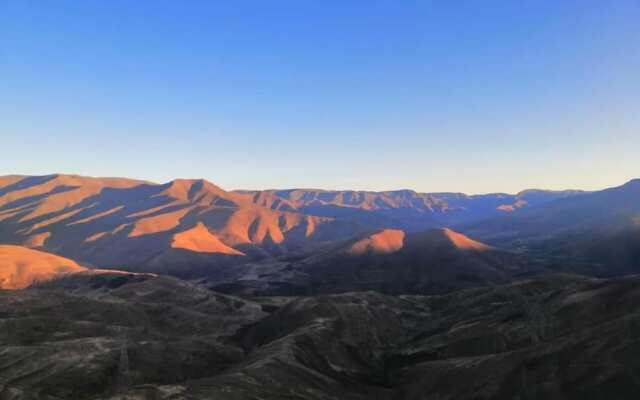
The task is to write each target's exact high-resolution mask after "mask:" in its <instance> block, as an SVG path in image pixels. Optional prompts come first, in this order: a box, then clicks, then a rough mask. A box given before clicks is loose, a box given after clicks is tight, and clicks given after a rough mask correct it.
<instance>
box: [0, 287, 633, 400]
mask: <svg viewBox="0 0 640 400" xmlns="http://www.w3.org/2000/svg"><path fill="white" fill-rule="evenodd" d="M0 298H1V300H2V301H0V326H2V327H3V328H9V329H0V347H1V348H2V350H0V396H2V397H3V398H9V399H27V400H44V399H46V400H61V399H69V398H82V399H113V400H115V399H121V398H122V397H123V396H124V395H126V396H127V397H126V398H128V399H131V400H148V399H158V400H177V399H193V400H200V399H203V400H204V399H221V400H239V399H248V398H260V399H265V400H270V399H274V400H275V399H292V400H293V399H295V400H298V399H301V400H302V399H307V400H309V399H311V400H316V399H318V400H320V399H322V400H333V399H353V400H360V399H371V398H376V399H380V400H394V399H407V400H414V399H415V400H418V399H425V398H437V399H458V400H460V399H461V400H465V399H468V400H471V399H474V400H477V399H495V400H502V399H505V400H507V399H509V400H511V399H516V398H520V399H534V398H545V399H551V400H573V399H576V400H577V399H584V398H590V399H598V400H600V399H602V400H604V399H628V398H635V397H636V396H637V395H638V394H639V393H640V383H639V380H638V378H637V376H636V375H637V373H636V371H637V370H638V367H639V365H638V358H637V357H635V354H637V353H638V351H640V347H639V343H640V340H638V339H639V338H640V315H639V314H638V311H637V307H636V305H637V304H638V301H640V281H639V279H638V278H637V277H628V278H624V279H618V280H610V281H607V280H596V279H586V278H578V277H572V276H548V277H545V278H538V279H530V280H526V281H518V282H513V283H510V284H506V285H500V286H493V287H486V288H478V289H468V290H463V291H458V292H454V293H451V294H447V295H444V296H395V297H394V296H385V295H382V294H378V293H374V292H361V293H344V294H339V295H330V296H316V297H313V298H309V297H305V298H298V299H291V300H289V301H286V300H285V301H279V302H275V303H273V304H272V305H270V306H269V307H265V306H264V305H260V304H259V303H257V302H254V301H249V300H243V299H239V298H236V297H231V296H224V295H220V294H217V293H215V292H211V291H208V290H206V289H204V288H202V287H200V286H198V285H194V284H189V283H185V282H180V281H178V280H175V279H170V278H163V277H157V278H154V277H148V276H134V275H125V276H122V275H99V276H82V275H75V276H72V277H70V278H65V279H63V280H60V281H55V282H51V283H50V284H47V285H44V286H42V287H40V288H34V289H29V290H24V291H0ZM261 301H262V300H261ZM274 301H275V300H274ZM264 309H269V310H270V311H269V312H270V314H269V313H267V312H265V311H263V310H264Z"/></svg>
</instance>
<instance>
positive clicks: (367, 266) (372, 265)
mask: <svg viewBox="0 0 640 400" xmlns="http://www.w3.org/2000/svg"><path fill="white" fill-rule="evenodd" d="M524 265H526V260H525V259H524V258H523V256H521V255H519V254H516V253H511V252H507V251H504V250H500V249H498V248H494V247H491V246H488V245H486V244H483V243H480V242H478V241H476V240H473V239H471V238H469V237H467V236H464V235H462V234H460V233H458V232H455V231H453V230H450V229H447V228H444V229H433V230H429V231H426V232H421V233H414V234H406V233H405V232H404V231H401V230H394V229H384V230H379V231H373V232H371V233H367V234H364V235H361V236H357V237H355V238H353V239H350V240H347V241H344V242H341V243H338V244H335V245H333V246H329V247H327V248H325V249H322V250H317V251H315V252H313V253H312V254H307V255H301V256H300V257H286V256H285V257H282V258H281V259H280V260H277V261H272V260H267V261H265V262H263V263H255V264H246V265H243V266H240V267H238V268H237V269H235V272H236V274H234V275H232V276H231V277H230V278H229V279H226V280H225V279H218V280H217V281H216V280H212V281H211V285H212V286H213V287H214V288H215V289H216V290H221V291H224V292H229V293H245V294H247V293H254V294H261V295H291V294H294V295H302V294H304V295H311V294H318V293H341V292H348V291H361V290H377V291H380V292H383V293H391V294H396V293H420V294H424V293H428V294H431V293H443V292H447V291H450V290H454V289H459V288H466V287H473V286H480V285H486V284H492V283H498V282H504V281H506V280H508V279H510V278H512V277H513V276H515V275H517V274H521V273H523V272H527V270H526V269H525V268H524Z"/></svg>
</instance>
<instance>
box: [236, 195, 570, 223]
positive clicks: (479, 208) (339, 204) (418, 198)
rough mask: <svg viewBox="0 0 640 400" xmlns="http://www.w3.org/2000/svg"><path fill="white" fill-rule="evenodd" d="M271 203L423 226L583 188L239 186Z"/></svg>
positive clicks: (494, 213)
mask: <svg viewBox="0 0 640 400" xmlns="http://www.w3.org/2000/svg"><path fill="white" fill-rule="evenodd" d="M237 193H239V194H242V195H244V196H246V197H247V198H250V199H251V200H252V201H254V202H256V203H257V204H260V205H262V206H265V207H269V208H273V209H284V210H298V211H300V212H303V213H305V214H310V215H317V216H324V217H333V218H342V219H346V220H352V221H357V222H358V223H361V224H365V225H367V226H370V227H374V228H397V229H403V230H407V231H422V230H425V229H428V228H434V227H441V226H452V225H455V224H459V223H463V222H469V221H475V220H478V219H483V218H488V217H492V216H497V215H501V214H505V213H509V212H512V211H516V210H520V209H525V208H528V207H530V206H534V205H538V204H544V203H547V202H549V201H552V200H555V199H558V198H564V197H572V196H576V195H579V194H582V193H583V192H581V191H576V190H566V191H546V190H524V191H522V192H520V193H518V194H515V195H511V194H506V193H493V194H486V195H472V196H469V195H466V194H463V193H417V192H414V191H412V190H394V191H385V192H370V191H351V190H335V191H331V190H318V189H290V190H266V191H237Z"/></svg>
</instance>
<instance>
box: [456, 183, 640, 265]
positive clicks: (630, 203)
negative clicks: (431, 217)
mask: <svg viewBox="0 0 640 400" xmlns="http://www.w3.org/2000/svg"><path fill="white" fill-rule="evenodd" d="M462 229H463V231H464V232H466V233H469V234H471V235H474V236H476V237H480V238H483V239H484V240H487V241H490V242H493V243H498V244H502V245H504V246H509V247H520V248H524V249H527V250H529V251H530V252H531V253H532V254H535V255H536V257H538V258H542V259H547V260H548V263H549V264H551V265H552V266H553V267H554V268H557V269H563V270H566V271H575V272H580V273H585V274H590V275H597V276H613V275H622V274H628V273H638V272H639V271H640V239H639V238H640V180H637V179H636V180H632V181H630V182H628V183H626V184H624V185H622V186H619V187H615V188H611V189H606V190H602V191H598V192H592V193H587V194H583V195H581V196H575V197H571V198H565V199H558V200H555V201H552V202H550V203H547V204H543V205H539V206H536V207H531V208H529V209H526V210H522V211H521V212H517V213H512V214H511V215H508V216H502V217H499V218H493V219H489V220H486V221H482V222H480V223H477V224H470V225H466V226H464V227H463V228H462Z"/></svg>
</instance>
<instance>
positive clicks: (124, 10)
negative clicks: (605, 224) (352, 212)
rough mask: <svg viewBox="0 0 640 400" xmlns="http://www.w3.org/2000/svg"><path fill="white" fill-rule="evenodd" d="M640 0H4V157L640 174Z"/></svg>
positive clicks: (374, 172) (2, 169) (280, 170)
mask: <svg viewBox="0 0 640 400" xmlns="http://www.w3.org/2000/svg"><path fill="white" fill-rule="evenodd" d="M638 20H640V3H639V2H637V1H630V0H626V1H624V0H623V1H612V2H599V1H592V0H587V1H580V2H578V1H572V0H569V1H563V2H556V1H541V2H535V3H522V2H510V1H498V2H492V3H490V4H489V3H483V2H478V3H468V4H454V3H452V2H434V3H431V2H424V3H422V2H417V3H415V4H410V3H405V2H397V1H374V2H361V1H346V2H345V1H340V2H338V1H326V2H300V1H286V0H279V1H275V2H261V1H257V0H253V1H252V0H242V1H238V2H228V3H227V2H200V1H194V2H184V3H183V2H165V1H154V2H151V1H139V2H135V3H132V2H117V1H116V2H92V1H89V2H76V1H70V0H68V1H65V0H60V1H56V2H52V3H37V2H23V1H18V0H8V1H4V2H1V3H0V138H1V139H2V141H1V142H0V143H2V148H3V150H4V151H3V154H2V158H1V159H0V175H5V174H25V175H47V174H52V173H69V174H79V175H87V176H117V177H130V178H139V179H144V180H149V181H153V182H159V183H163V182H167V181H170V180H172V179H175V178H192V179H199V178H204V179H207V180H209V181H211V182H213V183H215V184H216V185H219V186H221V187H222V188H224V189H228V190H231V189H273V188H275V189H287V188H308V187H312V188H322V189H327V190H338V189H350V190H372V191H384V190H398V189H411V190H415V191H418V192H462V193H467V194H482V193H496V192H501V193H516V192H519V191H521V190H524V189H530V188H536V189H550V190H563V189H582V190H597V189H603V188H607V187H612V186H618V185H621V184H623V183H625V182H627V181H629V180H631V179H633V178H638V177H640V168H639V166H640V163H639V162H638V156H637V153H638V149H640V112H638V110H640V96H638V93H640V74H638V71H640V24H638V23H637V21H638Z"/></svg>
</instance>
